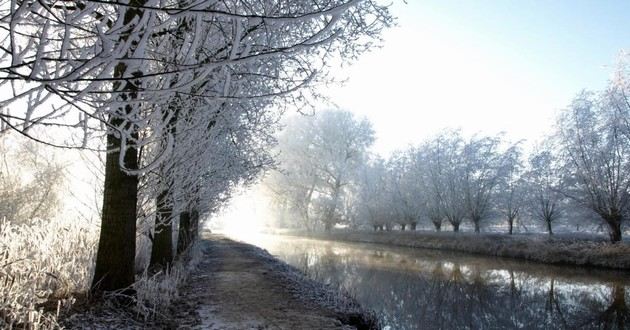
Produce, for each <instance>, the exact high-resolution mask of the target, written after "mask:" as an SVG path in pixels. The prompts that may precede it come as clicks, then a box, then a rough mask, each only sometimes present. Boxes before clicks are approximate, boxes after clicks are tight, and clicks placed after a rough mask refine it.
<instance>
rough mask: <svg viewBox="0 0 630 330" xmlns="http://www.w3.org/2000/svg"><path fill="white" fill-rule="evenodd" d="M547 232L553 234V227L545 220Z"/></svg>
mask: <svg viewBox="0 0 630 330" xmlns="http://www.w3.org/2000/svg"><path fill="white" fill-rule="evenodd" d="M546 222H547V232H548V233H549V235H553V229H552V228H551V221H550V220H547V221H546Z"/></svg>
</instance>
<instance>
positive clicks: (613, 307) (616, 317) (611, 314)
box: [578, 283, 630, 329]
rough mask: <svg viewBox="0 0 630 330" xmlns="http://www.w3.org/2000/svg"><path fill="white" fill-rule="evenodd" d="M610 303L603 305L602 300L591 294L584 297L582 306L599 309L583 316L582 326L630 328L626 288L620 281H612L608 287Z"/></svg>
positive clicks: (580, 323) (580, 321) (629, 311)
mask: <svg viewBox="0 0 630 330" xmlns="http://www.w3.org/2000/svg"><path fill="white" fill-rule="evenodd" d="M608 289H609V290H608V291H609V293H608V295H607V296H608V304H607V305H602V304H601V302H600V301H598V300H595V299H592V298H591V297H590V296H588V297H586V296H585V297H583V301H581V302H580V305H582V306H588V307H589V309H591V310H597V311H598V312H596V313H591V314H588V315H585V316H583V317H582V318H580V320H579V321H578V322H579V323H578V324H579V325H580V327H582V328H598V329H628V328H630V309H629V308H628V305H627V303H626V288H625V286H623V285H622V284H620V283H612V284H611V285H610V287H609V288H608Z"/></svg>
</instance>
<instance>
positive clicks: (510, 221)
mask: <svg viewBox="0 0 630 330" xmlns="http://www.w3.org/2000/svg"><path fill="white" fill-rule="evenodd" d="M507 222H508V234H510V235H512V232H513V231H514V218H511V217H510V218H508V221H507Z"/></svg>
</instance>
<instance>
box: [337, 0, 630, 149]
mask: <svg viewBox="0 0 630 330" xmlns="http://www.w3.org/2000/svg"><path fill="white" fill-rule="evenodd" d="M394 1H395V2H394V5H393V7H392V10H393V12H394V14H395V15H396V16H398V17H399V20H398V26H397V27H395V28H393V29H390V30H389V31H387V32H386V33H385V34H384V38H385V43H384V44H383V48H381V49H377V50H374V51H373V52H372V53H370V54H367V55H366V56H364V57H363V58H361V59H360V60H359V61H358V62H357V63H356V64H355V65H353V66H352V67H351V68H349V69H347V70H344V71H340V73H339V74H340V75H341V76H348V77H349V78H350V80H349V82H348V83H347V84H346V85H345V86H344V87H341V88H333V89H332V90H331V91H330V95H331V97H332V99H333V101H335V102H337V104H338V105H339V106H341V107H343V108H346V109H349V110H351V111H354V112H357V113H358V114H362V115H366V116H367V117H368V118H370V119H371V120H372V121H373V122H374V124H375V129H376V131H377V137H378V142H377V144H376V150H377V151H378V152H381V153H388V152H389V151H391V150H393V149H397V148H403V147H405V146H406V145H407V144H409V143H416V142H419V141H420V140H422V139H423V138H424V137H426V136H429V135H431V134H434V133H436V132H438V131H439V130H440V129H442V128H443V127H447V126H449V127H461V128H462V129H463V130H464V131H465V132H467V133H474V132H478V131H487V132H489V133H494V132H498V131H507V132H508V133H509V135H510V136H512V137H513V138H514V139H522V138H526V139H529V140H535V139H536V138H537V137H539V136H541V135H543V134H544V133H545V132H548V131H549V129H550V126H551V124H552V120H553V118H554V112H555V111H557V110H558V109H560V108H562V107H564V106H565V105H567V104H568V103H569V102H570V101H571V98H572V97H573V95H575V94H576V93H577V92H579V91H580V90H581V89H583V88H587V89H600V88H603V87H604V86H605V85H606V80H607V79H608V77H609V75H610V73H611V71H612V66H614V63H615V61H616V59H617V57H618V55H619V54H620V52H621V51H622V50H624V49H625V50H630V1H584V0H582V1H507V0H504V1H499V0H496V1H490V0H483V1H478V0H476V1H473V0H470V1H454V0H430V1H420V0H409V1H408V3H407V4H405V3H403V2H402V1H400V0H394Z"/></svg>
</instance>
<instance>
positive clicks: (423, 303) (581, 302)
mask: <svg viewBox="0 0 630 330" xmlns="http://www.w3.org/2000/svg"><path fill="white" fill-rule="evenodd" d="M264 247H265V248H267V249H268V250H269V251H270V252H271V253H273V254H275V255H277V256H279V257H280V258H282V259H284V260H285V261H287V262H289V263H290V264H292V265H294V266H296V267H298V268H300V269H302V270H303V271H304V272H306V273H307V274H308V275H309V276H311V277H313V278H315V279H317V280H320V281H323V282H326V283H330V284H334V285H341V286H342V287H344V288H345V289H347V290H348V291H350V292H351V293H352V294H353V295H354V296H356V298H357V299H358V300H359V301H360V302H361V303H362V304H363V305H364V306H365V307H368V308H370V309H372V310H374V311H375V312H376V313H377V314H378V316H379V318H380V319H381V321H382V325H383V326H385V327H386V328H389V329H418V328H426V329H480V328H483V329H514V328H520V329H563V328H564V329H578V328H579V329H628V328H630V311H629V308H628V304H627V301H628V299H629V297H628V294H629V291H630V290H628V287H629V284H630V283H629V282H628V280H626V279H625V278H627V277H625V278H624V275H625V276H627V275H628V274H627V273H626V274H623V273H618V274H613V273H610V272H608V273H607V274H608V275H601V274H604V273H606V272H595V273H593V272H591V271H584V270H579V269H578V270H576V269H572V268H566V267H565V268H563V267H551V266H547V265H540V264H528V263H523V262H519V261H505V260H502V259H494V258H479V257H466V256H461V255H455V254H449V253H444V252H439V253H436V252H431V251H424V252H425V253H423V251H417V250H416V251H405V250H401V249H391V250H390V249H387V248H382V247H374V246H370V245H357V244H341V243H330V242H319V243H318V242H316V241H310V240H283V241H282V242H278V241H276V243H273V244H269V245H266V246H264Z"/></svg>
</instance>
